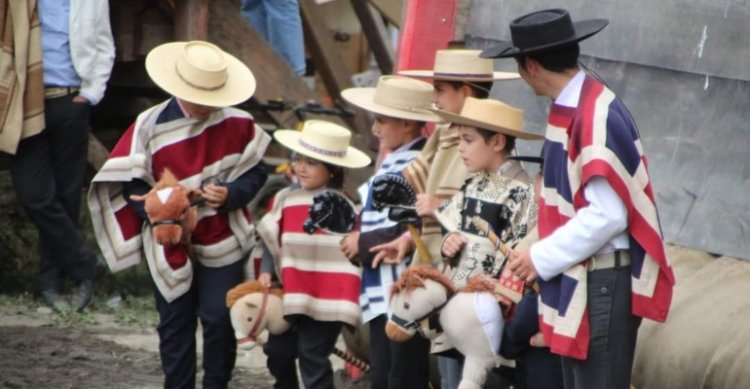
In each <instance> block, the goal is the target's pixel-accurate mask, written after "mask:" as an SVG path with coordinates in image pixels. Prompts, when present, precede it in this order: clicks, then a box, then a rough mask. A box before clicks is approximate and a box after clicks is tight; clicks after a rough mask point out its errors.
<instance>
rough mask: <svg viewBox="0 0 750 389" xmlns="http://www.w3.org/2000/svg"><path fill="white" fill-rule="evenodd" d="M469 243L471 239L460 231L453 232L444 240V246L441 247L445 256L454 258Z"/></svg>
mask: <svg viewBox="0 0 750 389" xmlns="http://www.w3.org/2000/svg"><path fill="white" fill-rule="evenodd" d="M467 243H469V241H468V240H466V237H465V236H463V234H461V233H460V232H451V233H450V234H448V236H447V237H446V238H445V240H444V241H443V247H441V248H440V251H441V252H442V253H443V256H444V257H446V258H454V257H455V256H456V255H458V253H460V252H461V250H463V249H464V247H466V244H467Z"/></svg>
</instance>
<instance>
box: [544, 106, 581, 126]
mask: <svg viewBox="0 0 750 389" xmlns="http://www.w3.org/2000/svg"><path fill="white" fill-rule="evenodd" d="M574 113H575V110H573V109H570V108H569V107H564V106H562V105H554V104H553V105H552V110H550V113H549V118H548V120H547V121H548V123H549V124H551V125H553V126H555V127H561V128H568V127H570V121H571V119H572V116H573V114H574Z"/></svg>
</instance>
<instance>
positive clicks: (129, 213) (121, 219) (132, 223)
mask: <svg viewBox="0 0 750 389" xmlns="http://www.w3.org/2000/svg"><path fill="white" fill-rule="evenodd" d="M115 219H116V220H117V223H118V224H119V225H120V231H122V238H123V239H124V240H128V239H131V238H133V237H135V236H137V235H138V234H140V233H141V227H142V226H143V221H142V220H141V218H140V217H138V215H137V214H136V213H135V211H133V208H131V207H130V206H126V207H122V208H121V209H120V210H118V211H116V212H115Z"/></svg>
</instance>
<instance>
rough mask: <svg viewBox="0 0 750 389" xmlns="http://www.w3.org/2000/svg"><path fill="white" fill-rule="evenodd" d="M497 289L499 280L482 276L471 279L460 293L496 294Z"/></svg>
mask: <svg viewBox="0 0 750 389" xmlns="http://www.w3.org/2000/svg"><path fill="white" fill-rule="evenodd" d="M496 288H497V280H496V279H494V278H492V277H490V276H487V275H480V276H474V277H471V278H469V281H468V282H467V283H466V286H464V287H463V288H461V289H459V290H458V292H459V293H476V292H487V293H493V294H494V293H495V289H496Z"/></svg>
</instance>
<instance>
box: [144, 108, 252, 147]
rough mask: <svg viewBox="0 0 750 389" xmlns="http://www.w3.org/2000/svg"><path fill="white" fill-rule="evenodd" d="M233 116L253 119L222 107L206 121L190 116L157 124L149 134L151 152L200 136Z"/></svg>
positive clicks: (240, 112) (237, 111) (245, 114)
mask: <svg viewBox="0 0 750 389" xmlns="http://www.w3.org/2000/svg"><path fill="white" fill-rule="evenodd" d="M231 118H239V119H247V120H252V119H253V117H252V116H251V115H249V114H247V113H243V112H242V111H239V110H236V109H231V110H230V109H222V110H218V111H216V112H214V113H213V114H211V117H209V118H208V119H207V120H205V121H200V120H196V119H189V118H188V119H177V120H172V121H169V122H166V123H160V124H156V125H155V126H154V127H153V130H152V133H151V134H149V135H150V138H149V139H147V141H148V145H149V146H150V147H151V149H150V150H149V152H150V154H151V155H154V154H156V153H157V152H159V150H161V149H162V148H164V147H166V146H170V145H172V144H174V143H179V142H182V141H184V140H186V139H190V138H195V137H197V136H200V135H201V134H203V132H205V131H206V130H207V129H208V128H210V127H212V126H215V125H217V124H219V123H221V122H223V121H225V120H227V119H231Z"/></svg>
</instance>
